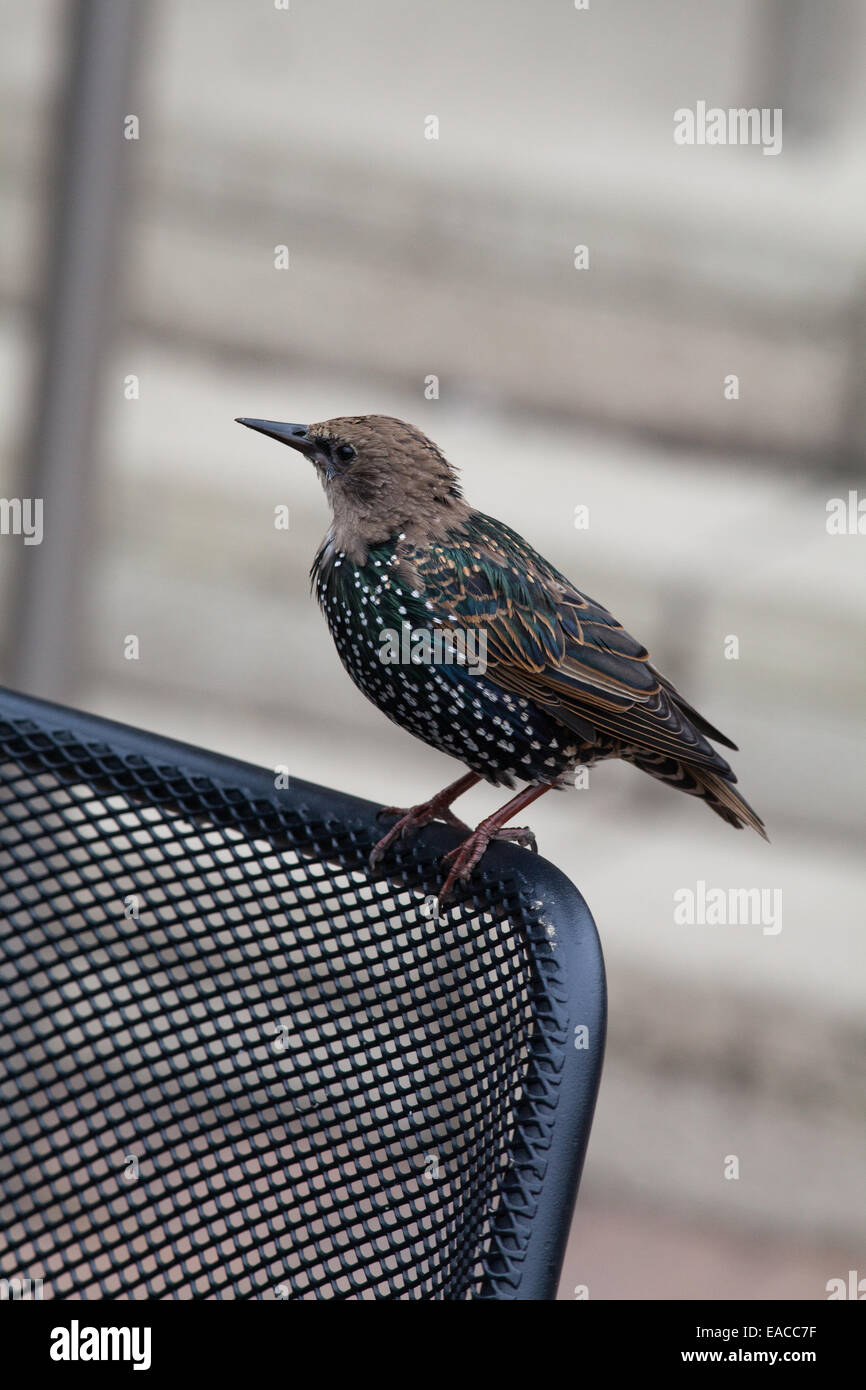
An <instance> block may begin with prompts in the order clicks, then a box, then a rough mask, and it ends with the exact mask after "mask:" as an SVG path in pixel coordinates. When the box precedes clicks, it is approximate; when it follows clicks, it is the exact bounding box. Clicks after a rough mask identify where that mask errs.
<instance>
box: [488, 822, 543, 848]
mask: <svg viewBox="0 0 866 1390" xmlns="http://www.w3.org/2000/svg"><path fill="white" fill-rule="evenodd" d="M491 839H493V840H509V841H510V842H511V843H512V844H513V845H520V847H521V849H531V850H532V853H533V854H537V853H538V841H537V840H536V838H535V832H534V831H533V830H530V828H529V826H528V825H503V827H502V829H501V830H496V831H494V833H493V835H492V836H491Z"/></svg>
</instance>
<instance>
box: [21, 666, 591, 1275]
mask: <svg viewBox="0 0 866 1390" xmlns="http://www.w3.org/2000/svg"><path fill="white" fill-rule="evenodd" d="M274 782H275V779H274V776H273V775H272V774H271V773H268V772H267V771H264V770H261V769H257V768H254V767H250V766H248V765H246V764H243V763H238V762H235V761H233V760H231V759H227V758H223V757H219V756H216V755H214V754H211V753H206V752H204V751H202V750H200V749H196V748H192V747H188V746H186V745H184V744H179V743H175V742H171V741H168V740H166V739H162V738H158V737H156V736H154V735H151V734H147V733H142V732H141V731H138V730H134V729H130V728H126V727H124V726H122V725H118V724H114V723H111V722H109V721H106V720H102V719H98V718H95V717H93V716H90V715H83V714H80V713H75V712H73V711H70V710H66V709H62V708H60V707H58V706H54V705H48V704H45V703H43V702H41V701H37V700H33V699H30V698H27V697H23V696H20V695H16V694H13V693H11V692H0V910H2V917H3V924H2V931H0V963H2V980H0V985H2V998H3V1013H4V1021H3V1032H2V1039H0V1048H2V1062H0V1067H2V1094H3V1102H4V1111H5V1113H4V1116H3V1119H2V1131H3V1134H2V1138H3V1149H2V1173H0V1177H2V1185H3V1193H4V1199H3V1212H2V1216H3V1237H2V1277H5V1278H8V1279H13V1278H16V1277H29V1278H31V1279H36V1278H41V1279H42V1280H43V1281H44V1283H43V1297H45V1298H286V1297H288V1298H343V1299H349V1298H419V1299H464V1298H488V1299H525V1298H535V1299H542V1298H553V1297H554V1295H555V1290H556V1282H557V1278H558V1274H559V1270H560V1266H561V1262H562V1256H563V1251H564V1245H565V1239H566V1236H567V1232H568V1226H569V1219H570V1215H571V1210H572V1206H573V1203H574V1198H575V1194H576V1191H577V1184H578V1180H579V1176H580V1169H581V1165H582V1161H583V1155H584V1151H585V1148H586V1143H587V1138H588V1134H589V1128H590V1123H591V1119H592V1111H593V1106H594V1103H595V1096H596V1092H597V1088H598V1081H599V1075H600V1071H601V1062H602V1053H603V1047H604V1026H605V999H604V970H603V964H602V959H601V952H600V948H599V944H598V938H597V935H596V932H595V928H594V926H593V923H592V919H591V917H590V915H589V912H588V910H587V908H586V905H585V904H584V902H583V900H582V898H581V897H580V895H579V894H578V893H577V891H576V890H575V889H574V888H573V887H572V885H571V884H570V883H569V882H568V881H567V880H566V879H565V878H564V877H563V875H562V874H560V873H559V871H558V870H556V869H555V868H553V867H552V866H551V865H549V864H547V863H545V861H544V860H542V859H539V858H537V857H535V856H531V855H529V854H528V853H527V852H526V851H522V850H517V849H515V848H514V847H513V846H506V845H496V846H494V847H493V848H492V849H491V851H490V852H489V853H488V855H487V856H486V857H485V859H484V861H483V862H482V865H481V866H480V868H479V870H478V871H477V872H476V873H475V875H474V876H473V879H472V882H471V885H469V887H468V889H467V892H466V895H465V896H464V897H463V898H462V899H461V900H459V901H458V902H457V904H456V905H455V906H453V907H451V908H450V910H448V911H447V913H443V915H442V918H441V919H440V920H439V921H437V920H436V918H435V917H434V916H432V915H430V914H431V913H432V911H433V910H434V903H433V899H432V895H433V894H435V891H436V884H437V883H438V881H439V876H440V872H441V871H440V869H439V864H438V859H439V856H440V855H441V853H442V852H443V850H444V849H446V848H449V847H450V846H451V845H452V844H453V843H455V842H456V839H457V836H456V833H455V832H454V831H452V830H449V829H447V828H446V827H444V826H431V827H428V828H427V829H426V830H425V831H423V832H422V833H421V834H420V835H418V836H417V838H414V839H412V840H407V841H405V842H403V844H402V845H400V846H399V848H397V850H396V852H395V854H394V856H393V857H389V859H388V860H387V861H386V862H385V863H384V864H383V865H380V866H379V868H378V869H377V870H376V871H371V870H370V869H369V868H368V865H367V854H368V852H369V849H370V845H371V844H372V843H373V841H374V840H375V838H377V837H378V835H379V834H380V833H381V823H379V822H377V821H376V818H375V807H373V806H372V805H371V804H370V803H368V802H365V801H360V800H357V799H355V798H353V797H348V796H342V795H339V794H337V793H335V792H331V791H326V790H324V789H323V788H321V787H316V786H312V785H309V784H307V783H295V784H293V785H292V786H291V787H290V788H288V789H277V788H276V787H275V785H274ZM583 1030H585V1031H583Z"/></svg>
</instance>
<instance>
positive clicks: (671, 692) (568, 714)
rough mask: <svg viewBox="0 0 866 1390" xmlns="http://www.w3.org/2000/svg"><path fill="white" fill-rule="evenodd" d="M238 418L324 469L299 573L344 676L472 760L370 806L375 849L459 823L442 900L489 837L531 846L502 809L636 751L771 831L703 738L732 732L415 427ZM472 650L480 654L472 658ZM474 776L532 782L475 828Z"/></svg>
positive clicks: (732, 813) (632, 757)
mask: <svg viewBox="0 0 866 1390" xmlns="http://www.w3.org/2000/svg"><path fill="white" fill-rule="evenodd" d="M238 423H239V424H242V425H247V426H248V427H249V428H250V429H254V430H259V431H260V432H261V433H262V434H266V435H269V436H270V437H271V438H272V439H278V440H280V442H281V443H283V444H288V445H289V446H290V448H292V449H296V450H297V451H298V452H299V453H301V454H304V455H305V456H306V457H307V458H308V459H309V460H310V461H311V462H312V464H313V465H314V467H315V468H316V470H317V472H318V474H319V477H320V479H321V481H322V484H323V486H324V489H325V493H326V495H327V498H328V502H329V504H330V508H331V515H332V521H331V526H330V529H329V530H328V534H327V535H326V537H325V539H324V541H323V543H322V545H321V546H320V548H319V551H318V553H317V555H316V558H315V560H314V562H313V567H312V570H311V577H312V583H313V587H314V588H315V591H316V596H317V598H318V601H319V603H320V605H321V607H322V609H323V611H324V614H325V617H326V618H327V621H328V626H329V628H330V630H331V635H332V637H333V639H334V641H335V643H336V646H337V651H338V652H339V654H340V658H341V660H342V662H343V665H344V666H345V667H346V670H347V671H348V673H349V675H350V676H351V677H352V680H353V681H354V682H355V684H356V685H357V686H358V687H359V689H360V690H362V691H363V693H364V694H365V695H366V696H367V697H368V698H369V699H370V700H372V701H373V703H374V704H375V705H377V706H378V707H379V709H380V710H382V712H383V713H384V714H386V715H387V716H388V717H389V719H392V720H393V721H394V722H395V723H397V724H400V725H402V727H403V728H404V729H408V731H409V732H410V733H412V734H415V735H416V737H418V738H420V739H423V740H424V742H425V743H429V744H431V745H432V746H433V747H434V748H438V749H440V750H441V751H442V752H443V753H449V754H451V756H452V757H454V758H457V759H459V761H460V762H462V763H463V764H464V765H465V766H466V767H467V768H469V769H470V771H469V772H467V773H466V775H465V776H463V777H460V778H459V779H458V780H457V781H456V782H452V783H451V784H450V785H449V786H448V787H446V788H445V789H444V791H441V792H439V793H438V795H436V796H434V797H432V798H431V799H430V800H429V801H426V802H423V803H422V804H421V805H419V806H413V807H411V808H410V809H409V810H406V811H403V810H398V809H397V808H395V807H390V808H387V810H385V811H383V812H382V815H393V816H396V817H397V819H396V822H395V824H394V825H392V826H391V828H390V829H389V830H388V833H387V834H386V835H384V836H383V838H382V839H381V840H380V841H379V843H378V844H377V845H376V847H375V849H374V850H373V853H372V855H371V862H373V863H376V862H377V861H378V860H379V859H380V858H381V857H382V855H383V854H384V853H385V851H386V850H387V849H388V847H389V846H390V845H391V844H393V843H394V841H395V840H396V839H397V837H398V836H400V835H405V834H406V833H407V832H408V831H409V830H411V829H414V828H415V827H417V826H422V825H426V824H428V823H429V822H430V821H432V820H437V819H439V820H444V821H445V822H446V823H448V824H450V825H453V826H457V827H458V828H460V829H462V830H464V831H465V832H466V836H467V838H466V839H465V840H464V841H463V843H461V844H460V845H459V846H458V847H457V849H455V850H452V851H451V853H450V854H449V855H446V860H450V861H451V862H450V868H449V872H448V875H447V878H446V879H445V883H444V885H443V888H442V893H441V896H442V897H443V898H444V897H447V896H448V894H449V893H450V892H451V890H452V888H453V887H454V884H455V883H456V882H457V880H458V879H465V878H468V876H469V874H470V873H471V871H472V869H473V868H474V867H475V865H476V864H477V863H478V861H479V860H480V859H481V857H482V855H483V854H484V851H485V850H486V848H487V846H488V845H489V844H490V841H491V840H493V839H512V840H516V841H517V842H518V843H520V844H524V845H530V846H531V847H532V848H534V847H535V846H534V839H533V837H532V832H531V831H529V830H527V829H526V828H524V827H509V826H508V821H509V820H510V819H511V818H512V817H513V816H515V815H517V814H518V812H520V811H522V810H523V808H524V807H526V806H528V805H529V804H530V802H532V801H535V800H536V799H537V798H538V797H539V796H542V795H543V794H544V793H545V792H547V791H550V790H551V788H553V787H557V786H565V785H568V784H569V783H570V782H572V781H573V774H574V771H575V769H576V768H577V767H580V766H585V767H588V766H591V765H592V764H594V763H597V762H599V761H601V760H602V759H604V758H622V759H624V760H625V761H626V762H630V763H633V764H634V766H635V767H637V768H640V770H641V771H642V772H648V773H649V774H650V775H651V776H652V777H657V778H659V779H660V780H661V781H663V782H667V783H668V784H669V785H670V786H672V787H677V788H679V790H680V791H684V792H689V793H690V794H691V795H693V796H698V797H700V798H701V800H702V801H705V802H706V803H707V805H708V806H710V807H711V809H712V810H713V811H715V812H716V814H717V815H719V816H721V817H722V820H725V821H727V822H728V824H729V825H734V826H736V827H737V828H738V829H740V828H741V827H742V826H743V825H750V826H752V828H753V829H754V830H756V831H758V833H759V834H760V835H763V836H764V838H765V839H766V835H765V833H764V827H763V823H762V821H761V820H760V818H759V817H758V816H757V815H756V814H755V812H754V811H753V810H752V808H751V807H750V806H749V805H748V804H747V802H746V801H744V800H743V798H742V797H741V796H740V794H739V792H738V791H737V790H736V789H735V786H734V783H735V782H736V777H735V776H734V773H733V771H732V770H731V768H730V766H729V765H728V763H727V762H726V761H725V759H724V758H723V757H722V755H721V754H720V753H719V752H718V751H717V750H716V749H715V748H713V747H712V746H711V744H710V743H709V741H708V740H710V739H712V740H714V741H715V742H716V743H721V744H724V746H725V747H726V748H734V749H735V748H736V744H734V743H731V741H730V739H728V738H726V737H725V735H724V734H721V733H719V731H718V729H714V728H713V726H712V724H710V723H709V722H708V720H706V719H704V717H703V715H701V714H699V713H698V711H697V710H696V709H693V707H692V706H691V705H690V704H689V703H688V702H687V701H686V700H684V699H683V697H682V696H681V695H680V694H679V693H678V691H677V690H675V689H674V687H673V685H671V683H670V681H668V680H666V679H665V677H664V676H662V675H661V674H660V673H659V672H658V671H656V670H655V668H654V667H653V666H652V665H651V664H650V660H649V655H648V653H647V652H646V650H645V649H644V648H643V647H642V646H641V645H640V643H639V642H636V641H635V640H634V638H633V637H630V636H629V634H628V633H627V632H626V631H625V630H624V629H623V628H622V627H621V626H620V624H619V623H618V622H616V620H615V619H614V618H613V617H611V615H610V613H608V611H607V610H606V609H605V608H602V606H601V604H600V603H596V602H595V600H594V599H591V598H588V597H587V595H586V594H584V593H581V591H580V590H579V589H577V588H576V587H575V586H574V585H573V584H571V583H570V582H569V581H568V580H567V579H566V578H565V577H564V575H562V574H560V573H559V571H558V570H556V569H554V567H553V565H551V564H549V563H548V561H547V560H545V559H544V557H543V556H541V555H539V554H538V552H537V551H536V550H533V548H532V546H531V545H529V544H528V543H527V542H526V541H525V540H524V539H523V537H522V536H520V535H518V533H517V532H516V531H512V529H511V527H510V526H506V525H505V524H504V523H503V522H501V521H497V520H496V519H495V518H494V517H490V516H484V515H483V514H482V513H481V512H477V511H474V510H473V508H472V507H470V506H469V504H468V503H467V502H466V501H465V500H464V498H463V494H462V491H461V489H460V486H459V483H458V480H457V475H456V473H455V470H454V468H453V467H452V466H451V464H450V463H449V462H448V460H447V459H446V458H445V457H444V455H443V454H442V452H441V451H440V450H439V449H438V448H437V447H436V445H435V444H434V443H433V442H432V440H430V439H428V438H427V437H426V436H425V435H423V434H422V433H421V431H420V430H417V429H414V428H413V426H412V425H408V424H406V423H405V422H404V421H403V420H397V419H394V418H393V417H392V416H389V415H353V416H347V417H344V418H340V419H334V420H324V421H323V422H322V423H321V424H318V425H286V424H280V423H277V422H276V421H272V420H247V419H240V420H239V421H238ZM388 634H391V636H390V637H387V635H388ZM395 634H396V635H397V637H398V638H399V644H398V646H396V647H395V646H394V635H395ZM424 634H426V635H427V638H428V639H430V641H429V642H428V645H427V647H426V648H425V647H424V646H423V644H421V645H420V646H419V642H418V639H419V637H422V636H423V635H424ZM437 637H438V643H439V645H438V646H437V645H436V643H435V640H433V639H436V638H437ZM473 637H475V638H476V639H478V642H477V644H476V645H475V646H474V647H473V641H472V639H473ZM386 638H387V640H386ZM482 639H483V641H482ZM388 641H390V642H391V643H392V646H391V648H390V649H389V648H388V645H387V642H388ZM482 647H483V649H484V660H483V661H481V660H474V661H472V660H470V659H469V656H470V654H471V653H472V652H473V651H474V653H475V655H476V656H477V655H478V652H479V650H480V649H481V648H482ZM389 651H390V655H389ZM395 652H396V655H397V657H398V658H399V659H397V660H393V659H391V658H393V657H394V655H395ZM419 652H420V656H419ZM431 654H432V659H431ZM437 654H438V658H439V659H436V658H437ZM461 657H462V659H461ZM386 658H388V659H386ZM482 778H483V779H485V780H486V781H488V782H492V783H493V784H494V786H498V785H505V786H507V787H512V788H513V787H514V785H515V783H519V782H525V783H527V784H528V785H527V786H526V787H524V789H523V790H522V791H520V792H518V793H517V795H516V796H514V797H512V799H511V800H510V801H509V802H508V803H507V804H506V805H505V806H503V807H502V808H501V809H500V810H498V811H496V812H495V813H494V814H493V815H491V816H488V817H487V819H486V820H483V821H482V822H481V824H480V825H479V826H477V828H476V829H475V830H474V831H470V828H469V826H467V825H464V824H463V822H462V821H460V820H458V819H457V817H456V816H455V815H454V814H453V812H452V811H451V805H452V803H453V802H454V801H455V800H456V799H457V797H459V796H461V795H462V794H463V792H465V791H468V790H469V788H470V787H472V786H474V785H475V784H476V783H477V782H479V781H481V779H482Z"/></svg>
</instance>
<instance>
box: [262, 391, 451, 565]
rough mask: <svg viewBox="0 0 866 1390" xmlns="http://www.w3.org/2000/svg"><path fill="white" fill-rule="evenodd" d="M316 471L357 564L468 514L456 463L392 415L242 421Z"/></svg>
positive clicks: (338, 536)
mask: <svg viewBox="0 0 866 1390" xmlns="http://www.w3.org/2000/svg"><path fill="white" fill-rule="evenodd" d="M238 424H241V425H247V426H248V427H249V428H250V429H253V430H258V431H259V432H260V433H261V434H267V435H270V437H271V438H272V439H278V440H279V441H280V442H281V443H282V444H288V445H289V447H290V448H292V449H297V451H298V452H299V453H301V454H304V455H306V457H307V458H309V459H310V461H311V462H312V463H313V464H314V465H315V467H316V470H317V472H318V474H319V477H320V478H321V480H322V485H323V486H324V489H325V493H326V495H327V498H328V502H329V503H330V507H331V512H332V515H333V518H334V520H333V528H332V533H333V539H334V543H335V545H336V546H337V548H338V549H339V550H344V551H345V552H346V554H347V555H349V556H350V557H351V558H352V559H355V560H359V559H362V558H363V557H364V555H365V554H366V551H367V549H368V548H369V547H370V546H371V545H376V544H378V543H379V542H381V541H386V540H388V539H389V538H390V537H391V536H393V535H395V534H397V533H399V532H401V531H404V532H406V534H407V536H410V535H411V536H412V537H413V538H415V539H419V540H423V538H424V537H427V536H430V535H433V534H435V533H436V532H437V531H438V530H440V529H441V527H442V525H443V523H444V524H445V525H447V524H449V522H450V521H451V520H453V521H457V520H458V519H459V518H460V517H461V516H463V515H465V513H466V510H467V508H466V504H465V503H464V502H463V501H462V496H461V492H460V485H459V483H458V481H457V475H456V472H455V470H454V469H453V468H452V466H451V464H450V463H449V462H448V460H447V459H446V458H445V456H444V454H443V453H442V452H441V450H440V449H438V448H437V447H436V445H435V444H434V443H433V441H432V440H431V439H428V438H427V436H426V435H425V434H422V433H421V431H420V430H418V429H415V427H414V425H408V424H407V423H406V421H405V420H397V419H395V417H394V416H393V415H344V416H339V417H337V418H336V419H334V420H322V421H321V422H320V423H319V424H317V425H284V424H281V423H279V422H278V421H275V420H248V419H242V418H239V419H238Z"/></svg>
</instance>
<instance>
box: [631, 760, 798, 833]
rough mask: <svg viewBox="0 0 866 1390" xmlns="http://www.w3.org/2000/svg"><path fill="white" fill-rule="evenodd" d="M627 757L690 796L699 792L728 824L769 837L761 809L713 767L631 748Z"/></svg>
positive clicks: (642, 768) (703, 799)
mask: <svg viewBox="0 0 866 1390" xmlns="http://www.w3.org/2000/svg"><path fill="white" fill-rule="evenodd" d="M627 761H628V762H631V763H634V765H635V767H639V768H640V770H641V771H642V772H648V773H649V775H650V776H651V777H657V778H658V779H659V780H660V781H662V782H667V784H668V786H671V787H677V788H678V789H679V790H680V791H684V792H688V793H689V795H690V796H699V797H700V798H701V800H702V801H705V802H706V803H707V805H708V806H709V807H710V809H711V810H713V811H715V813H716V815H717V816H721V818H722V820H723V821H727V823H728V825H734V826H736V828H737V829H738V830H742V828H743V826H744V825H750V826H751V827H752V829H753V830H756V831H757V833H758V834H759V835H760V836H761V837H762V839H764V840H769V838H770V837H769V835H768V834H767V832H766V830H765V829H764V822H763V821H762V820H761V817H760V816H759V815H758V813H757V812H756V811H753V810H752V808H751V806H750V805H749V803H748V801H746V799H745V797H743V796H741V795H740V793H739V792H738V791H737V789H736V787H735V786H733V784H732V783H731V782H730V781H729V780H728V778H726V777H723V776H722V775H721V774H720V773H718V772H714V771H713V770H712V768H708V767H702V766H701V765H700V764H696V763H683V762H678V761H677V760H676V759H675V758H671V757H667V756H665V755H664V754H659V753H643V752H642V753H635V752H632V753H631V755H627Z"/></svg>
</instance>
